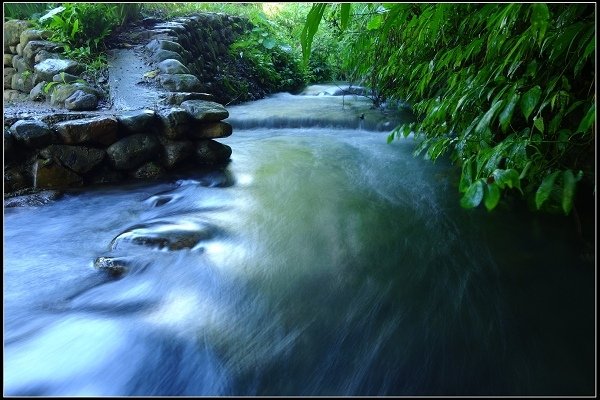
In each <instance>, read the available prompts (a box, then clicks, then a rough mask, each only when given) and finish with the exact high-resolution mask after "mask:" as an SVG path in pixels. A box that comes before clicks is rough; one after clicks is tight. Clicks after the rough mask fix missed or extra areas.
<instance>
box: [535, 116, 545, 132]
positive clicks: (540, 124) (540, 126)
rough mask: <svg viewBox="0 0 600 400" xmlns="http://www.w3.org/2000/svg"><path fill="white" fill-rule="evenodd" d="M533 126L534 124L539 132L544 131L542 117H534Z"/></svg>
mask: <svg viewBox="0 0 600 400" xmlns="http://www.w3.org/2000/svg"><path fill="white" fill-rule="evenodd" d="M533 126H535V127H536V128H537V129H538V130H539V131H540V132H541V133H544V118H542V117H536V118H534V119H533Z"/></svg>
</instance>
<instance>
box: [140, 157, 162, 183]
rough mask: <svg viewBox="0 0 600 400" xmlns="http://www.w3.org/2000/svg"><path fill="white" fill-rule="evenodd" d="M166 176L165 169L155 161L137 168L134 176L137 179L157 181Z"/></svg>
mask: <svg viewBox="0 0 600 400" xmlns="http://www.w3.org/2000/svg"><path fill="white" fill-rule="evenodd" d="M164 174H165V169H164V168H163V167H162V166H161V165H159V164H158V163H156V162H154V161H150V162H147V163H145V164H142V166H141V167H139V168H137V169H136V170H135V171H134V172H133V174H132V176H133V177H134V178H136V179H156V178H160V177H161V176H163V175H164Z"/></svg>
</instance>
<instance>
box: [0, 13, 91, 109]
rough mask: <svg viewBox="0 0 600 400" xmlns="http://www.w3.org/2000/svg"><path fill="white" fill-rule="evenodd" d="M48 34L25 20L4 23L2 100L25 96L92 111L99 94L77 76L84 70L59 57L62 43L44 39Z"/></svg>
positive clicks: (57, 105)
mask: <svg viewBox="0 0 600 400" xmlns="http://www.w3.org/2000/svg"><path fill="white" fill-rule="evenodd" d="M50 34H51V33H50V32H49V31H47V30H38V29H32V28H31V26H30V24H29V22H27V21H21V20H10V21H7V22H5V23H4V93H3V98H4V101H13V100H17V99H18V96H19V95H21V94H25V95H28V96H29V98H30V99H31V100H33V101H43V100H46V99H47V100H48V101H49V102H50V105H51V106H53V107H64V108H67V109H69V110H95V109H96V108H97V106H98V101H99V99H100V98H101V97H103V95H102V93H100V92H99V91H98V90H97V89H94V88H93V87H91V86H90V85H89V84H88V83H87V82H85V81H84V80H83V79H82V78H81V77H80V76H79V75H78V74H80V73H81V72H83V68H82V67H81V66H80V65H79V64H78V63H77V62H75V61H73V60H68V59H66V58H65V57H64V56H63V55H62V54H61V53H62V49H63V45H62V44H60V43H55V42H51V41H48V40H47V39H48V38H49V37H50ZM52 82H53V83H52ZM49 83H51V84H49Z"/></svg>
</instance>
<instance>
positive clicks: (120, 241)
mask: <svg viewBox="0 0 600 400" xmlns="http://www.w3.org/2000/svg"><path fill="white" fill-rule="evenodd" d="M217 233H218V232H217V229H216V227H214V226H212V225H210V224H207V223H203V222H200V221H194V220H188V219H186V220H185V221H157V222H151V223H147V224H141V225H137V226H134V227H132V228H130V229H128V230H126V231H125V232H123V233H121V234H120V235H118V236H117V237H115V238H114V239H113V240H112V241H111V244H110V246H111V249H112V250H115V249H118V248H121V247H123V245H125V244H134V245H138V246H147V247H157V248H159V249H169V250H184V249H192V248H194V247H196V246H197V245H198V243H200V242H201V241H203V240H209V239H212V238H213V237H215V236H216V234H217Z"/></svg>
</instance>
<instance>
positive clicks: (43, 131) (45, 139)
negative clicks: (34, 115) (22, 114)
mask: <svg viewBox="0 0 600 400" xmlns="http://www.w3.org/2000/svg"><path fill="white" fill-rule="evenodd" d="M10 132H11V134H12V137H13V138H14V139H15V140H16V141H17V142H19V143H23V144H24V145H26V146H28V147H43V146H46V145H49V144H51V143H56V142H57V137H56V134H55V133H54V132H52V130H51V129H50V127H49V126H48V125H46V124H45V123H43V122H41V121H36V120H20V121H17V122H15V123H14V124H13V125H12V126H11V127H10Z"/></svg>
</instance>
